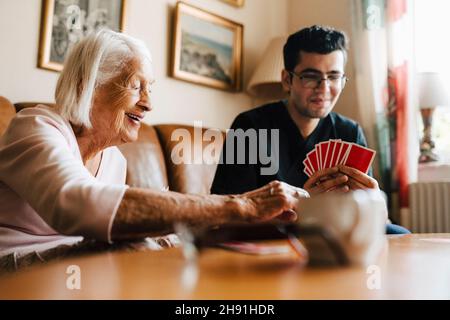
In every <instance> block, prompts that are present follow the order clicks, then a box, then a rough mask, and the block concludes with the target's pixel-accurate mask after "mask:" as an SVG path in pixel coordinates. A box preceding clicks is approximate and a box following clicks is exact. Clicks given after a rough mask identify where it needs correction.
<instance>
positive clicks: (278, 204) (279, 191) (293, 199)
mask: <svg viewBox="0 0 450 320" xmlns="http://www.w3.org/2000/svg"><path fill="white" fill-rule="evenodd" d="M237 197H239V198H240V199H242V200H243V210H242V211H241V213H242V216H243V219H244V220H245V221H252V222H253V221H261V222H262V221H268V220H271V219H274V218H278V219H281V220H287V221H295V220H296V219H297V213H296V212H295V211H294V210H295V209H296V207H297V205H298V202H299V200H300V199H302V198H309V193H308V192H307V191H306V190H304V189H301V188H297V187H294V186H291V185H289V184H287V183H284V182H280V181H272V182H270V183H269V184H267V185H265V186H263V187H261V188H259V189H256V190H253V191H249V192H246V193H244V194H242V195H239V196H237Z"/></svg>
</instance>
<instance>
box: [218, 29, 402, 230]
mask: <svg viewBox="0 0 450 320" xmlns="http://www.w3.org/2000/svg"><path fill="white" fill-rule="evenodd" d="M283 54H284V70H283V71H282V84H283V88H284V89H285V90H286V91H287V92H288V98H287V100H283V101H278V102H275V103H270V104H267V105H263V106H261V107H259V108H256V109H253V110H250V111H247V112H244V113H241V114H240V115H239V116H238V117H237V118H236V119H235V120H234V122H233V124H232V126H231V129H232V130H230V131H229V132H228V135H227V139H226V141H225V143H224V147H223V150H222V155H221V163H220V164H219V165H218V167H217V171H216V175H215V177H214V181H213V184H212V187H211V193H216V194H238V193H243V192H245V191H248V190H252V189H255V188H258V187H260V186H263V185H265V184H266V183H268V182H270V181H273V180H280V181H283V182H286V183H288V184H291V185H293V186H296V187H300V188H304V189H306V190H307V191H308V192H309V193H310V194H311V195H312V196H313V195H314V194H318V193H322V192H329V191H333V192H347V191H349V190H355V189H377V188H378V183H377V181H376V180H375V179H373V178H372V177H371V174H370V171H369V175H367V174H364V173H363V172H361V171H359V170H356V169H353V168H350V167H347V166H344V165H339V166H337V167H333V168H328V169H323V170H319V171H317V172H316V173H315V174H313V175H312V176H311V177H310V178H308V176H307V175H306V174H305V173H304V172H303V169H304V165H303V160H304V159H305V157H306V155H307V154H308V152H310V151H311V150H312V149H313V148H314V146H315V145H316V144H317V143H319V142H321V141H328V140H329V139H342V140H343V141H347V142H354V143H357V144H359V145H362V146H366V139H365V137H364V133H363V131H362V129H361V127H360V126H359V125H358V124H357V123H356V122H355V121H353V120H350V119H348V118H346V117H344V116H342V115H339V114H337V113H334V112H332V110H333V108H334V106H335V105H336V102H337V100H338V99H339V96H340V94H341V92H342V90H343V89H344V87H345V83H346V81H347V78H346V76H345V73H344V69H345V64H346V60H347V39H346V37H345V34H344V33H342V32H340V31H338V30H335V29H332V28H328V27H322V26H312V27H309V28H305V29H302V30H300V31H298V32H296V33H294V34H292V35H291V36H289V38H288V40H287V42H286V44H285V45H284V49H283ZM252 137H253V138H255V139H253V141H252V139H251V138H252ZM243 141H244V143H243ZM230 142H233V143H230ZM271 162H275V164H274V163H271ZM268 166H269V168H268ZM274 168H275V170H273V169H274ZM386 232H387V233H409V231H408V230H406V229H405V228H403V227H400V226H397V225H393V224H387V226H386Z"/></svg>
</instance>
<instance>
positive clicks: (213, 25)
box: [170, 1, 244, 91]
mask: <svg viewBox="0 0 450 320" xmlns="http://www.w3.org/2000/svg"><path fill="white" fill-rule="evenodd" d="M243 32H244V27H243V25H242V24H240V23H237V22H234V21H231V20H228V19H226V18H223V17H220V16H218V15H215V14H213V13H210V12H207V11H204V10H202V9H199V8H197V7H193V6H191V5H188V4H186V3H184V2H181V1H180V2H178V3H177V5H176V8H175V19H174V27H173V45H172V59H171V66H170V74H171V76H172V77H174V78H176V79H180V80H184V81H188V82H192V83H196V84H201V85H205V86H209V87H212V88H218V89H222V90H228V91H240V90H242V88H241V87H242V50H243V49H242V48H243Z"/></svg>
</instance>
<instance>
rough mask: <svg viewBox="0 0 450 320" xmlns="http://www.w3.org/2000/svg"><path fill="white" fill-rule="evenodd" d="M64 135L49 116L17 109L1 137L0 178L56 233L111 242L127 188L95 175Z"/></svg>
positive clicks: (64, 129)
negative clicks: (85, 165)
mask: <svg viewBox="0 0 450 320" xmlns="http://www.w3.org/2000/svg"><path fill="white" fill-rule="evenodd" d="M69 135H70V131H69V128H68V127H67V125H65V124H64V123H62V122H59V121H58V120H57V119H55V118H54V117H52V116H51V115H45V114H44V115H39V116H36V115H35V114H32V113H31V112H24V111H22V112H21V113H19V114H18V115H17V116H16V118H14V119H13V121H12V123H11V125H10V126H9V128H8V130H7V131H6V132H5V134H4V135H3V136H2V137H1V138H0V181H2V182H3V183H5V184H6V185H8V186H9V187H10V188H11V189H12V190H14V191H15V192H16V193H17V194H18V195H19V196H20V197H21V198H22V199H24V200H25V201H26V202H28V203H29V204H30V205H31V207H32V208H33V209H34V210H35V211H36V212H37V213H38V214H39V215H40V216H41V217H42V218H43V220H44V221H45V222H46V223H47V224H48V225H49V226H50V227H52V228H53V229H54V230H56V231H57V232H59V233H61V234H64V235H78V236H84V237H87V238H94V239H99V240H103V241H108V242H110V241H111V238H110V233H111V227H112V222H113V219H114V216H115V214H116V212H117V209H118V207H119V205H120V202H121V201H122V198H123V195H124V193H125V190H126V188H127V186H126V185H119V184H117V185H109V184H105V183H102V182H100V181H98V180H97V179H95V178H94V177H93V176H92V175H91V174H90V173H89V172H88V170H87V169H86V168H85V167H84V166H83V163H82V161H81V159H80V158H79V157H76V156H75V155H74V152H73V151H72V150H71V148H70V145H69V140H68V136H69ZM75 141H76V140H75Z"/></svg>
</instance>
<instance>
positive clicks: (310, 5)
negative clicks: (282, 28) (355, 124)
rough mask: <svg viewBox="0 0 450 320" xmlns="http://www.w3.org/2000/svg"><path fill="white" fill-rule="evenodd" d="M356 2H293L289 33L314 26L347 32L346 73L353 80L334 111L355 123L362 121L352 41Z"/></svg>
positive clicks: (291, 4) (326, 0)
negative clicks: (353, 14)
mask: <svg viewBox="0 0 450 320" xmlns="http://www.w3.org/2000/svg"><path fill="white" fill-rule="evenodd" d="M351 2H352V0H289V4H288V5H289V17H288V21H289V24H288V32H289V33H292V32H295V31H297V30H299V29H301V28H303V27H306V26H311V25H313V24H322V25H328V26H332V27H335V28H336V29H339V30H343V31H345V33H346V34H347V35H348V36H349V38H350V50H349V55H348V63H347V66H346V74H347V76H348V78H349V79H350V81H349V82H348V83H347V85H346V87H345V90H344V91H343V93H342V94H341V97H340V99H339V100H338V103H337V104H336V107H335V109H334V111H337V112H339V113H342V114H343V115H345V116H348V117H350V118H352V119H354V120H357V121H359V120H360V113H359V108H358V100H357V94H356V83H355V81H354V79H355V77H354V74H355V68H354V65H353V55H354V52H353V48H352V46H351V40H352V38H351V37H352V14H351V10H352V5H351Z"/></svg>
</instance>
